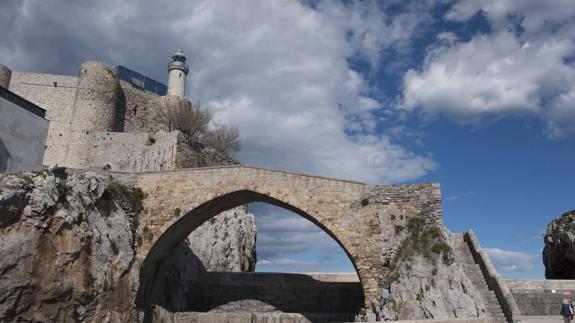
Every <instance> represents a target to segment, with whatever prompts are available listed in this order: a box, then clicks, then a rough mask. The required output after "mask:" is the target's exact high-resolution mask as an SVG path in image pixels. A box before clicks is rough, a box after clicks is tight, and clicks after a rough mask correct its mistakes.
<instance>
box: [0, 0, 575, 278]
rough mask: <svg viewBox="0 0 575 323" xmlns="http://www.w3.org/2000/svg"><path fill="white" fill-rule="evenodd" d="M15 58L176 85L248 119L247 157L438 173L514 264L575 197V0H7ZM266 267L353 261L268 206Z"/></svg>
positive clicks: (531, 272)
mask: <svg viewBox="0 0 575 323" xmlns="http://www.w3.org/2000/svg"><path fill="white" fill-rule="evenodd" d="M0 30H2V31H3V33H2V34H3V36H2V41H1V42H0V63H2V64H5V65H7V66H9V67H10V68H12V69H13V70H20V71H31V72H41V73H57V74H76V73H77V70H78V67H79V65H80V64H81V63H82V62H83V61H86V60H100V61H104V62H107V63H109V64H113V65H117V64H121V65H125V66H127V67H130V68H132V69H134V70H136V71H138V72H140V73H142V74H145V75H147V76H149V77H152V78H154V79H156V80H158V81H161V82H166V80H167V72H166V64H167V61H168V58H169V56H170V55H171V54H172V53H173V52H174V51H175V50H176V49H177V48H180V47H181V48H182V49H183V50H184V53H186V55H187V56H188V61H189V63H190V66H191V68H190V74H189V76H188V84H187V95H188V97H189V98H190V99H191V100H193V101H197V102H201V105H202V107H205V108H207V109H210V110H211V111H212V112H214V114H215V119H216V120H215V121H216V122H219V123H222V124H227V125H233V126H236V127H238V128H239V130H240V132H241V140H242V145H243V147H242V150H241V151H240V152H239V153H238V154H237V156H236V157H237V158H238V159H239V160H241V161H242V162H243V163H245V164H248V165H257V166H262V167H270V168H275V169H283V170H290V171H296V172H303V173H310V174H315V175H325V176H334V177H338V178H343V179H352V180H358V181H362V182H365V183H369V184H387V183H418V182H438V183H440V184H441V188H442V194H443V216H444V223H445V224H446V226H447V227H448V228H449V229H450V230H452V231H454V232H463V231H465V230H467V229H473V230H474V231H475V232H476V234H477V236H478V238H479V240H480V242H481V244H482V246H483V247H484V248H485V249H486V250H487V252H488V254H489V255H490V257H491V259H492V261H493V262H494V263H495V265H496V266H497V268H498V270H499V271H500V272H501V273H502V275H503V276H504V277H508V278H543V266H542V261H541V249H542V248H543V239H542V237H543V233H544V231H545V229H546V226H547V224H548V223H549V222H550V221H551V220H552V219H553V218H556V217H559V216H560V215H561V214H562V213H563V212H566V211H568V210H571V209H575V202H574V199H573V197H574V196H575V185H574V184H573V179H575V170H574V167H573V165H575V127H573V126H572V125H573V123H574V122H575V1H572V0H550V1H540V0H522V1H515V0H465V1H459V0H428V1H417V0H413V1H399V0H390V1H375V0H374V1H352V0H342V1H338V0H308V1H304V0H302V1H297V0H235V1H227V0H193V1H192V0H173V1H171V2H170V5H169V6H166V5H165V4H163V3H161V2H159V1H152V0H138V1H136V0H125V1H121V2H120V1H114V0H102V1H71V0H69V1H66V0H3V1H1V2H0ZM251 210H252V211H253V212H254V213H255V214H256V216H257V224H258V228H259V231H258V245H257V247H258V259H259V260H258V267H257V268H258V270H275V271H352V270H353V268H352V267H351V265H350V263H349V260H347V259H346V257H345V255H344V254H343V252H342V250H341V249H339V247H337V245H335V244H334V242H333V241H331V240H330V239H329V238H328V237H327V235H325V234H324V233H322V232H321V231H319V230H318V229H317V228H315V227H314V226H313V225H311V224H309V223H307V222H305V220H303V219H301V218H298V217H297V216H296V215H294V214H289V213H288V212H286V211H283V210H281V209H277V208H274V207H270V206H266V205H260V204H256V205H253V206H252V207H251Z"/></svg>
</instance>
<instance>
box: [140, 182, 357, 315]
mask: <svg viewBox="0 0 575 323" xmlns="http://www.w3.org/2000/svg"><path fill="white" fill-rule="evenodd" d="M253 202H263V203H267V204H271V205H274V206H276V207H279V208H282V209H286V210H288V211H291V212H293V213H295V214H297V215H299V216H301V217H303V218H305V219H307V220H308V221H310V222H311V223H313V224H315V225H316V226H317V227H318V228H320V229H321V230H322V231H323V232H325V233H327V234H328V235H329V236H330V237H331V239H333V241H335V242H336V243H337V244H338V245H339V247H340V248H341V250H343V251H344V252H345V254H346V255H347V258H348V259H349V261H350V262H351V264H352V265H353V268H354V269H355V272H356V273H357V276H358V277H359V279H360V282H359V283H357V282H351V281H348V282H343V283H342V282H341V281H340V282H333V281H325V280H322V279H319V278H317V277H312V276H310V275H306V274H294V273H290V274H288V273H260V272H256V273H228V272H206V271H205V270H202V268H200V270H199V271H200V272H202V277H201V280H202V281H204V282H205V281H210V282H211V283H212V285H209V286H210V288H211V289H213V288H230V290H232V289H236V290H237V289H240V290H241V292H237V293H228V294H229V295H227V296H226V297H225V298H224V299H225V300H219V301H216V302H215V303H214V302H212V303H210V304H198V305H197V306H195V307H194V308H192V309H185V308H173V307H171V305H170V304H168V303H166V301H165V300H164V299H162V293H161V291H162V288H163V286H162V284H163V279H162V278H163V277H165V275H166V272H165V270H166V268H167V267H169V266H168V264H169V263H170V258H171V255H173V254H174V253H175V250H176V249H177V248H178V246H179V245H180V243H181V242H182V241H184V239H186V237H187V236H188V235H190V233H192V232H193V231H194V230H195V229H197V228H198V227H200V226H201V225H202V224H203V223H204V222H206V221H208V220H209V219H211V218H213V217H215V216H217V215H218V214H220V213H222V212H223V211H226V210H231V209H233V208H236V207H239V206H242V205H247V204H248V203H253ZM189 256H190V257H194V255H189ZM361 278H362V277H361V273H360V271H359V270H358V268H357V265H356V262H355V260H354V258H353V256H352V255H351V254H350V252H349V251H348V250H347V248H346V247H345V245H344V244H343V243H342V241H341V240H340V239H339V238H338V237H337V235H336V234H334V233H333V232H332V231H330V230H329V229H328V228H327V227H326V225H324V224H323V223H321V222H320V221H318V220H317V219H316V218H314V217H313V216H311V215H310V214H308V213H306V212H305V211H303V210H300V209H299V208H297V207H295V206H293V205H290V204H288V203H286V202H283V201H280V200H278V199H275V198H273V197H270V196H268V195H265V194H261V193H257V192H254V191H251V190H239V191H235V192H232V193H228V194H224V195H222V196H219V197H216V198H214V199H212V200H210V201H208V202H206V203H204V204H202V205H200V206H198V207H196V208H194V209H192V210H191V211H189V212H188V213H186V214H185V215H184V216H182V217H181V218H179V219H178V220H177V221H176V222H175V223H173V224H172V225H171V226H170V227H169V228H168V229H167V230H166V231H165V232H164V233H163V234H162V235H161V236H160V237H159V238H158V239H157V240H156V241H155V243H154V244H153V246H152V247H151V249H150V251H149V252H148V254H147V256H146V258H145V260H144V263H143V266H142V269H141V273H140V287H139V291H138V298H137V305H138V307H139V308H142V309H144V310H145V311H146V313H147V315H146V317H148V316H149V315H151V311H152V308H153V307H155V306H160V307H162V308H164V309H166V310H168V311H170V312H182V311H186V310H193V311H199V312H207V311H210V310H213V309H214V307H215V306H217V305H218V302H219V303H222V304H219V305H223V306H224V307H225V306H226V304H223V303H225V302H229V303H236V302H238V301H242V300H245V299H249V300H250V302H252V303H254V308H256V309H255V310H254V311H257V308H258V307H259V306H260V304H258V302H259V303H264V304H263V306H264V307H265V305H271V306H272V307H274V308H276V309H277V310H278V311H280V312H285V313H299V314H303V315H308V314H309V313H312V312H314V311H313V309H312V307H313V306H317V308H318V310H317V311H316V312H321V311H325V309H326V308H327V307H328V306H326V305H325V304H321V303H322V302H323V303H325V302H326V301H328V302H329V301H330V300H329V295H326V297H319V301H318V303H317V304H315V305H314V304H310V305H309V306H304V307H303V308H297V307H294V306H286V305H285V304H286V302H284V301H282V300H279V299H278V297H277V296H278V293H286V298H287V299H289V298H290V295H289V294H294V291H295V290H294V288H303V289H309V290H317V291H330V290H333V288H336V287H337V288H341V286H342V285H346V283H349V284H347V286H346V288H348V289H347V291H348V292H349V294H350V299H349V300H350V303H354V304H352V305H351V307H347V308H345V309H342V310H345V311H346V314H350V313H349V312H355V313H354V314H357V312H358V311H359V310H360V308H361V306H362V305H363V298H364V290H363V288H362V285H361ZM241 281H245V282H250V283H247V284H243V285H242V284H241V283H240V284H238V282H241ZM254 282H256V284H254ZM257 284H260V285H259V286H257ZM262 284H263V286H269V288H273V289H275V292H274V293H275V294H274V295H270V294H269V293H267V294H266V293H263V294H265V296H262V289H263V288H262ZM337 284H339V287H338V286H336V285H337ZM216 285H217V286H216ZM240 285H241V287H240ZM214 286H215V287H214ZM196 287H198V286H196ZM282 288H283V289H282ZM290 288H291V289H290ZM354 293H356V294H357V295H358V297H356V298H357V299H356V301H355V302H352V301H351V299H352V298H353V297H352V296H354ZM189 296H190V295H186V296H184V297H189ZM292 296H293V295H292ZM339 297H340V298H341V295H340V296H339ZM258 298H261V299H258ZM280 298H281V297H280ZM212 301H213V300H212ZM291 301H292V302H293V298H292V299H291ZM340 301H341V300H340ZM200 303H202V302H200ZM265 303H269V304H265ZM350 308H351V309H350ZM232 310H233V308H232ZM241 310H244V311H245V308H243V309H241ZM330 320H337V318H335V317H332V318H331V319H330ZM346 320H349V317H347V318H346Z"/></svg>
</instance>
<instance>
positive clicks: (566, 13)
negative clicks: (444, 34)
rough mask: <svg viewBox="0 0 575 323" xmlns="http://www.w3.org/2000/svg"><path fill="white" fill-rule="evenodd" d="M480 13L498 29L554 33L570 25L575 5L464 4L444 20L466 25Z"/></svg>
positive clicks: (558, 1) (532, 0)
mask: <svg viewBox="0 0 575 323" xmlns="http://www.w3.org/2000/svg"><path fill="white" fill-rule="evenodd" d="M479 11H482V12H483V13H484V14H485V15H486V16H487V18H488V19H489V20H490V21H491V23H492V25H493V26H494V27H495V28H497V29H507V28H510V27H512V26H510V24H519V25H520V26H521V27H522V28H523V29H524V31H525V32H526V33H528V34H534V33H540V32H541V31H542V30H549V29H557V28H558V27H561V26H562V25H564V24H569V23H572V22H573V17H574V15H575V2H573V1H571V0H553V1H541V0H521V1H516V0H463V1H459V2H457V3H456V4H455V5H454V6H453V7H452V9H451V10H450V11H449V12H448V13H447V14H446V18H447V19H450V20H456V21H466V20H468V19H469V18H471V17H472V16H473V15H475V14H476V13H477V12H479Z"/></svg>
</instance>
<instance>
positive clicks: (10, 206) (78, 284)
mask: <svg viewBox="0 0 575 323" xmlns="http://www.w3.org/2000/svg"><path fill="white" fill-rule="evenodd" d="M58 173H59V175H58V176H56V175H55V174H54V173H52V172H49V171H42V172H38V173H22V174H7V175H2V176H0V322H6V321H7V322H10V321H27V322H76V321H85V322H97V321H103V322H137V321H141V319H142V315H143V314H142V313H141V312H139V310H138V309H137V308H136V307H135V298H136V293H137V290H138V287H139V271H140V261H141V259H138V258H137V257H136V252H135V249H136V246H137V244H138V243H139V240H140V237H138V235H137V233H136V228H137V225H138V216H139V212H140V210H141V209H142V201H143V199H144V198H145V197H144V194H143V193H142V191H140V190H139V189H137V188H133V187H130V185H129V182H130V179H129V178H128V177H123V176H124V175H119V174H113V175H110V174H108V173H106V172H98V173H96V172H72V171H67V172H66V173H65V172H63V171H62V170H61V169H60V170H59V172H58ZM210 222H211V223H210ZM210 222H207V223H206V224H205V225H204V226H201V227H200V228H198V229H197V232H195V233H194V234H193V236H192V237H190V238H188V239H187V240H186V241H184V242H183V243H182V244H181V245H180V246H179V250H178V251H177V252H175V253H174V256H173V257H172V259H174V264H173V265H174V266H175V267H173V268H174V269H175V270H178V271H179V272H180V274H181V275H180V276H172V278H174V279H181V278H182V277H184V274H185V273H186V271H187V272H190V271H193V270H196V272H201V271H204V270H219V269H226V270H237V271H241V270H253V268H254V266H255V224H254V221H253V216H252V215H249V214H248V213H247V212H246V211H245V209H242V208H238V209H234V210H230V211H227V213H225V214H220V215H219V216H217V217H216V218H214V219H213V220H212V221H210ZM192 250H195V251H196V252H197V253H198V254H199V257H200V258H198V257H197V256H196V255H194V254H193V251H192ZM199 251H201V252H199ZM202 258H203V259H202ZM202 263H205V264H206V265H205V267H204V265H202ZM192 278H193V275H192V276H190V277H187V278H186V279H192ZM169 283H171V284H172V285H177V284H180V283H181V282H179V281H170V282H169ZM166 290H167V291H168V294H167V295H165V296H166V298H169V299H177V298H178V296H179V295H178V294H177V293H178V292H179V290H177V289H174V290H170V289H169V288H168V289H166Z"/></svg>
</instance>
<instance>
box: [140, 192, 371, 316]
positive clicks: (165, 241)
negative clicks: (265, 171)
mask: <svg viewBox="0 0 575 323" xmlns="http://www.w3.org/2000/svg"><path fill="white" fill-rule="evenodd" d="M253 202H264V203H268V204H272V205H275V206H277V207H280V208H284V209H287V210H289V211H292V212H294V213H296V214H298V215H300V216H302V217H304V218H305V219H307V220H309V221H310V222H312V223H314V224H315V225H316V226H318V227H319V228H320V229H321V230H323V231H324V232H326V233H327V234H328V235H329V236H330V237H331V238H332V239H333V240H335V241H336V242H337V244H338V245H339V246H340V247H341V248H342V249H343V251H344V252H345V253H346V255H347V257H348V258H349V260H350V261H351V263H352V265H353V267H354V269H355V272H356V273H357V275H358V277H359V280H360V284H359V285H360V286H362V275H361V272H360V271H359V270H358V268H357V265H356V261H355V259H354V258H353V256H352V255H351V254H350V252H349V251H348V250H347V248H346V247H345V245H344V244H343V243H342V242H341V241H340V239H339V238H338V237H337V236H336V235H335V234H334V233H333V232H331V231H330V230H329V229H328V228H326V226H325V225H323V224H322V223H321V222H319V221H318V220H316V219H315V218H314V217H313V216H311V215H309V214H307V213H306V212H305V211H303V210H300V209H299V208H297V207H295V206H293V205H290V204H288V203H286V202H283V201H280V200H278V199H276V198H273V197H271V196H268V195H265V194H261V193H257V192H254V191H251V190H238V191H234V192H231V193H227V194H224V195H221V196H218V197H215V198H213V199H211V200H210V201H208V202H205V203H203V204H201V205H199V206H197V207H196V208H194V209H192V210H191V211H189V212H188V213H186V214H185V215H184V216H182V217H181V218H180V219H178V220H177V221H176V222H175V223H174V224H172V225H171V226H170V227H169V228H168V229H167V230H166V231H165V232H164V233H163V234H162V235H161V236H160V237H159V238H158V239H157V240H156V241H155V242H154V244H153V246H152V248H151V249H150V250H149V252H148V253H147V255H146V258H145V260H144V263H143V265H142V268H141V269H140V284H139V288H138V293H137V298H136V306H137V307H138V308H140V309H141V310H143V311H144V313H145V321H146V322H150V321H151V316H152V307H153V306H154V305H157V304H159V303H161V300H160V299H159V297H160V295H159V294H158V292H157V291H159V290H161V286H160V285H159V284H161V280H160V279H158V278H159V277H161V276H162V273H161V270H162V264H163V263H164V262H165V261H166V259H168V258H169V257H170V255H171V254H172V252H173V250H175V248H176V247H177V246H178V245H179V243H181V242H182V241H183V240H184V239H186V237H187V236H188V235H189V234H190V233H191V232H192V231H194V230H195V229H196V228H198V227H199V226H201V225H202V224H203V223H204V222H206V221H208V220H209V219H210V218H212V217H214V216H216V215H218V214H220V213H221V212H223V211H226V210H230V209H233V208H235V207H238V206H241V205H245V204H248V203H253ZM361 288H362V291H361V293H362V296H364V290H363V287H361Z"/></svg>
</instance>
